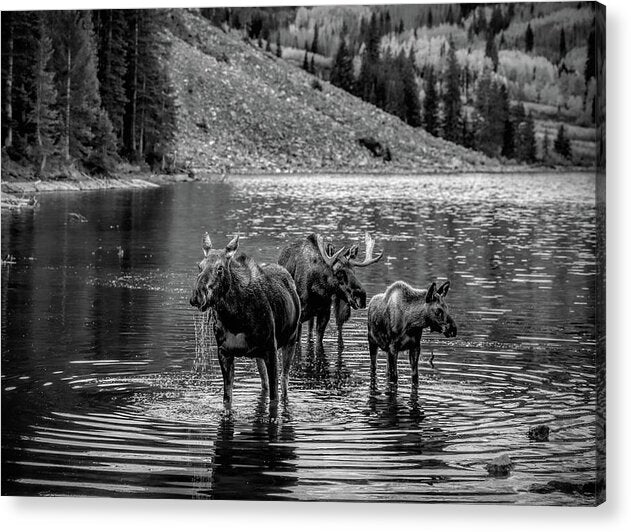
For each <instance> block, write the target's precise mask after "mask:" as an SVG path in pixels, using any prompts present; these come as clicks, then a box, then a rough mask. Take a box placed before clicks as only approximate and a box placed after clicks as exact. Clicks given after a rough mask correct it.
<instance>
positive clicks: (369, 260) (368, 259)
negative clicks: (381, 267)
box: [349, 232, 383, 268]
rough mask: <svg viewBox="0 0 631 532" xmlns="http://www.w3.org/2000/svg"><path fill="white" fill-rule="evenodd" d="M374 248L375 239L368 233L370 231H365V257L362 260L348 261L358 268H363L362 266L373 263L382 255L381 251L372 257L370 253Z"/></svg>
mask: <svg viewBox="0 0 631 532" xmlns="http://www.w3.org/2000/svg"><path fill="white" fill-rule="evenodd" d="M374 249H375V239H374V238H373V237H372V236H371V235H370V233H368V232H366V258H365V259H364V260H363V262H359V261H356V260H352V259H351V260H350V261H349V262H350V263H351V264H352V265H353V266H357V267H358V268H363V267H364V266H370V265H371V264H374V263H375V262H377V261H378V260H380V259H381V257H383V252H381V253H379V255H378V256H377V257H373V256H372V254H373V251H374Z"/></svg>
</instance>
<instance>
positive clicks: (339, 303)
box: [333, 297, 351, 350]
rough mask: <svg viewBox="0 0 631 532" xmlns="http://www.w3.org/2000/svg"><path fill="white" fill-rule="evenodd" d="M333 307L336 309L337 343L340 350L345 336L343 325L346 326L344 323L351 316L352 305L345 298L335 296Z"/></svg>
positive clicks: (342, 347)
mask: <svg viewBox="0 0 631 532" xmlns="http://www.w3.org/2000/svg"><path fill="white" fill-rule="evenodd" d="M333 309H334V311H335V324H336V325H337V345H338V347H339V348H340V350H343V349H344V338H343V337H342V327H344V324H345V323H346V322H347V321H348V320H349V318H350V317H351V307H350V305H349V304H348V303H347V302H346V301H344V300H343V299H340V298H339V297H335V298H334V299H333Z"/></svg>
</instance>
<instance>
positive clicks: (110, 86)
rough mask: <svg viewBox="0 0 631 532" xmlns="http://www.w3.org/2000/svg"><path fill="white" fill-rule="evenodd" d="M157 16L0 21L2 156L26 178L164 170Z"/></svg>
mask: <svg viewBox="0 0 631 532" xmlns="http://www.w3.org/2000/svg"><path fill="white" fill-rule="evenodd" d="M165 19H166V17H165V14H164V12H162V11H160V10H133V9H132V10H97V11H76V10H75V11H38V12H35V11H29V12H5V13H3V16H2V50H3V53H2V100H3V105H2V149H3V157H5V156H7V157H10V158H11V159H13V160H15V161H17V162H19V163H20V164H27V165H31V166H32V167H33V168H34V169H35V171H36V173H38V174H43V173H45V172H52V171H57V170H60V169H64V168H69V167H76V168H78V169H80V170H85V171H89V172H93V173H107V172H110V171H112V170H114V169H115V168H116V166H117V164H118V163H119V162H121V161H123V160H126V161H130V162H133V163H142V162H144V161H147V162H151V163H155V162H156V161H159V162H161V163H162V164H164V162H165V157H166V153H167V149H168V146H169V144H170V143H171V141H172V140H173V138H174V131H175V125H176V124H175V107H174V96H173V94H172V90H171V87H170V84H169V80H168V77H167V73H166V70H165V64H166V61H165V60H164V58H165V56H166V55H167V54H168V48H169V45H168V43H167V42H166V41H165V40H164V38H163V37H162V29H163V25H164V24H165Z"/></svg>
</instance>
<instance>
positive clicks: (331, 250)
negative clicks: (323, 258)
mask: <svg viewBox="0 0 631 532" xmlns="http://www.w3.org/2000/svg"><path fill="white" fill-rule="evenodd" d="M326 252H327V253H328V254H329V255H333V253H335V248H334V247H333V244H331V242H328V243H327V245H326Z"/></svg>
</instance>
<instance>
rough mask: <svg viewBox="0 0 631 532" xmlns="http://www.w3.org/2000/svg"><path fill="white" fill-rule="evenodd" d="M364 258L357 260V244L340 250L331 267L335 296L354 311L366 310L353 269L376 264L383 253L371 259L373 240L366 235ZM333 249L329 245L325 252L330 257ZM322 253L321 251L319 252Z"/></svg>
mask: <svg viewBox="0 0 631 532" xmlns="http://www.w3.org/2000/svg"><path fill="white" fill-rule="evenodd" d="M365 241H366V256H365V258H364V260H361V261H360V260H357V255H358V254H359V246H358V245H357V244H354V245H352V246H351V247H350V248H349V249H348V250H345V249H344V248H342V249H341V250H339V251H338V253H341V252H343V253H342V254H341V255H339V258H338V260H337V263H335V264H334V266H333V274H334V276H335V282H336V286H337V289H336V295H337V296H338V297H340V298H341V299H343V300H344V301H346V302H348V304H349V305H350V306H351V307H352V308H354V309H358V308H360V309H363V308H366V290H364V287H363V286H362V285H361V283H360V282H359V280H358V279H357V276H356V275H355V268H365V267H366V266H370V265H371V264H375V263H376V262H378V261H379V260H380V259H381V257H383V253H380V254H379V255H378V256H376V257H373V251H374V249H375V239H374V238H373V237H372V236H371V235H370V234H369V233H366V237H365ZM334 251H335V250H334V248H333V246H332V245H331V244H328V245H327V249H326V252H327V253H328V254H329V255H331V254H333V253H334ZM320 253H322V249H321V250H320Z"/></svg>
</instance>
